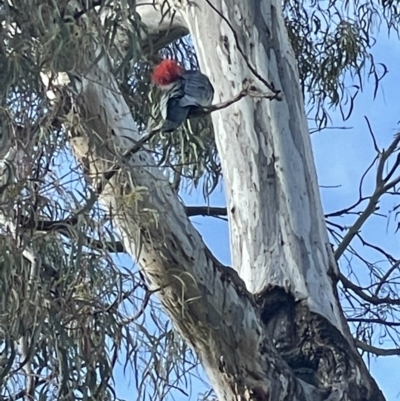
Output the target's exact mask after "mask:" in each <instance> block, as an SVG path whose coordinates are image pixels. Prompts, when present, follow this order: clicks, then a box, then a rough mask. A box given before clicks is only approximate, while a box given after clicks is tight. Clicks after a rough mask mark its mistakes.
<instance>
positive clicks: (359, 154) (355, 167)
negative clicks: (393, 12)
mask: <svg viewBox="0 0 400 401" xmlns="http://www.w3.org/2000/svg"><path fill="white" fill-rule="evenodd" d="M373 55H374V57H375V60H376V61H377V62H383V63H385V64H386V66H387V67H388V70H389V72H388V74H387V76H386V77H385V78H384V80H383V81H382V83H381V86H380V88H379V91H378V94H377V98H376V99H375V100H374V99H373V90H374V87H373V84H372V82H371V83H370V84H365V87H364V92H363V93H362V94H360V95H359V96H358V97H357V99H356V103H355V109H354V111H353V114H352V117H351V118H350V119H349V120H348V121H346V122H343V121H342V120H341V117H340V114H339V113H338V112H333V111H332V113H331V117H332V123H331V124H330V125H331V126H346V127H352V129H346V130H339V129H329V130H325V131H323V132H320V133H316V134H313V135H312V143H313V150H314V157H315V163H316V167H317V172H318V179H319V183H320V185H321V186H338V187H336V188H321V196H322V202H323V206H324V211H325V212H326V213H329V212H333V211H336V210H339V209H341V208H342V207H346V206H349V205H350V204H352V203H353V202H354V201H356V200H357V198H358V183H359V180H360V177H361V176H362V174H363V173H364V171H365V169H366V167H367V166H368V165H369V164H370V163H371V161H372V160H373V158H374V156H375V153H374V149H373V144H372V140H371V137H370V135H369V133H368V130H367V125H366V122H365V119H364V116H367V117H368V118H369V120H370V122H371V124H372V127H373V128H374V132H375V134H376V139H377V142H378V146H379V147H380V148H387V146H388V145H389V144H390V142H391V141H392V139H393V136H394V134H395V133H396V132H397V128H398V127H399V124H398V121H399V120H400V99H399V92H400V42H399V40H398V39H397V38H394V37H393V38H390V39H389V38H387V36H385V34H383V33H382V34H381V35H380V37H379V40H378V44H377V45H376V46H375V48H374V50H373ZM310 125H311V124H310ZM373 178H374V177H373V175H369V176H368V177H367V180H366V185H365V186H364V188H365V194H366V195H367V194H370V193H371V190H372V189H373V183H374V179H373ZM182 198H183V200H184V202H185V203H186V204H188V205H204V200H203V198H202V195H201V193H196V192H193V193H191V194H190V195H188V194H183V195H182ZM394 204H395V199H394V198H393V197H388V198H386V199H384V201H383V202H382V211H387V210H388V209H390V208H391V207H393V206H394ZM210 205H212V206H224V205H225V199H224V194H223V191H222V189H221V188H219V189H217V190H216V191H215V192H214V193H213V195H212V196H211V199H210ZM192 221H193V224H194V225H195V227H196V228H197V229H198V230H199V232H200V233H201V235H202V236H203V239H204V241H205V242H206V244H207V245H208V246H209V247H210V248H211V250H212V251H213V252H214V254H215V255H216V256H217V257H218V258H219V259H220V260H221V261H222V262H223V263H225V264H230V251H229V234H228V229H227V223H226V222H224V221H222V220H218V219H213V218H204V217H195V218H193V219H192ZM351 221H352V220H351V219H343V220H342V221H341V223H342V224H343V223H344V224H351ZM387 223H388V221H387V219H384V218H376V217H374V218H372V219H371V220H370V221H369V222H368V223H367V224H366V226H365V227H364V228H363V234H365V236H366V238H367V239H368V240H369V241H371V242H374V243H377V244H380V245H381V246H384V248H385V249H386V250H388V251H389V252H391V253H392V254H393V255H394V256H395V257H397V258H400V252H399V235H398V234H395V224H394V222H393V219H392V220H391V223H390V224H389V225H388V224H387ZM354 245H355V246H356V247H357V249H359V250H360V251H362V252H363V254H364V255H365V256H366V257H368V258H370V260H373V261H376V262H379V260H380V259H382V258H381V257H379V256H378V255H377V254H376V253H373V252H370V251H368V250H366V249H365V248H362V249H361V246H360V245H357V243H354ZM347 264H348V262H347V261H346V260H344V259H343V260H341V261H340V266H341V268H342V269H343V271H346V267H347ZM351 265H352V268H353V270H354V271H355V272H356V273H357V275H358V277H359V279H360V281H361V282H363V280H364V278H366V276H365V275H366V274H367V272H366V269H365V267H364V266H362V265H361V264H359V263H358V262H357V261H356V260H351ZM363 277H364V278H363ZM376 345H377V346H380V347H387V348H391V347H393V344H391V343H390V342H383V343H382V344H376ZM399 368H400V360H399V357H379V358H373V359H372V360H371V371H372V374H373V376H374V377H375V378H376V380H377V382H378V384H379V386H380V387H381V389H382V390H383V392H384V394H385V396H386V397H387V400H396V399H399V398H400V396H399V394H400V369H399ZM115 379H116V387H117V393H118V395H119V396H120V397H122V398H125V399H127V400H134V399H136V395H135V388H134V382H133V381H130V383H129V380H127V379H126V378H124V377H123V374H122V372H121V369H119V368H118V369H117V371H116V377H115ZM202 391H204V387H203V386H202V385H201V384H200V383H196V382H194V387H193V388H192V391H191V396H190V397H189V399H190V400H197V398H198V397H197V394H198V392H202ZM174 396H176V399H177V400H180V399H182V400H183V399H185V400H187V398H186V397H184V396H180V395H179V393H177V392H176V393H174Z"/></svg>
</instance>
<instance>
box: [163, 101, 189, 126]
mask: <svg viewBox="0 0 400 401" xmlns="http://www.w3.org/2000/svg"><path fill="white" fill-rule="evenodd" d="M176 103H177V102H176ZM176 103H175V105H173V107H171V106H172V104H170V105H169V107H168V111H167V117H166V119H165V121H164V124H163V126H162V128H161V131H163V132H172V131H175V130H176V129H177V128H178V127H179V126H180V125H181V124H182V123H183V122H184V121H185V120H186V118H187V117H188V114H189V111H190V107H181V106H178V105H177V104H176Z"/></svg>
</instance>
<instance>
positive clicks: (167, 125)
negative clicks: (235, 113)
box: [160, 71, 214, 132]
mask: <svg viewBox="0 0 400 401" xmlns="http://www.w3.org/2000/svg"><path fill="white" fill-rule="evenodd" d="M213 97H214V88H213V86H212V85H211V82H210V80H209V79H208V77H207V76H206V75H204V74H202V73H201V72H200V71H185V72H184V73H183V74H182V75H181V76H180V77H179V78H178V79H177V80H176V81H175V82H173V83H172V84H170V85H168V86H166V88H165V89H164V93H163V95H162V97H161V101H160V109H161V115H162V117H163V119H164V124H163V126H162V128H161V130H162V131H164V132H171V131H174V130H175V129H177V128H178V127H179V126H180V125H181V124H182V123H183V122H184V121H185V120H186V119H187V118H191V114H192V113H193V112H194V111H195V110H196V109H198V108H199V107H207V106H210V105H211V103H212V100H213Z"/></svg>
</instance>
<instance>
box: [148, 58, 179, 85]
mask: <svg viewBox="0 0 400 401" xmlns="http://www.w3.org/2000/svg"><path fill="white" fill-rule="evenodd" d="M184 71H185V70H184V68H182V67H181V66H180V65H179V64H178V63H177V62H176V61H174V60H170V59H164V60H163V61H161V63H160V64H158V65H157V66H156V67H155V68H154V70H153V74H152V77H151V78H152V81H153V83H154V84H156V85H157V86H166V85H169V84H172V83H173V82H175V81H176V80H177V79H178V78H179V77H180V76H181V75H182V74H183V72H184Z"/></svg>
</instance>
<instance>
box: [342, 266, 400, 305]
mask: <svg viewBox="0 0 400 401" xmlns="http://www.w3.org/2000/svg"><path fill="white" fill-rule="evenodd" d="M339 280H340V281H341V282H342V284H343V286H344V287H346V288H348V289H350V290H352V291H353V292H354V293H355V294H356V295H357V296H359V297H360V298H361V299H363V300H364V301H367V302H369V303H371V304H373V305H382V304H388V305H400V299H393V298H390V297H385V298H379V297H377V296H374V295H368V294H366V293H365V292H364V291H363V289H362V288H361V287H359V286H358V285H356V284H354V283H353V282H352V281H350V280H349V279H348V278H347V277H346V276H344V275H343V274H342V273H339Z"/></svg>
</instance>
